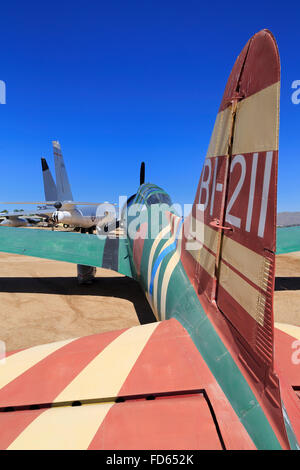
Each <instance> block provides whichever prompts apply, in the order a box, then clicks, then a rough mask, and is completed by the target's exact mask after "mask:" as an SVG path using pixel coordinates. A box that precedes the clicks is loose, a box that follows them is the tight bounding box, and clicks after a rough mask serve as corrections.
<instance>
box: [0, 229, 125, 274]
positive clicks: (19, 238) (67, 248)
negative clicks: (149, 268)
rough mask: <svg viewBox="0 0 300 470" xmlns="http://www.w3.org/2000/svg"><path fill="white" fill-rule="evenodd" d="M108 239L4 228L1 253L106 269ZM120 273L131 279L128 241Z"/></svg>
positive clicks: (121, 250)
mask: <svg viewBox="0 0 300 470" xmlns="http://www.w3.org/2000/svg"><path fill="white" fill-rule="evenodd" d="M105 240H106V238H101V239H100V238H98V237H97V236H96V235H88V234H80V233H72V232H55V231H54V232H51V231H49V230H39V229H26V228H23V229H22V228H14V227H0V251H3V252H6V253H16V254H20V255H27V256H35V257H37V258H46V259H53V260H57V261H66V262H69V263H75V264H84V265H87V266H96V267H100V268H101V267H102V260H103V251H104V245H105ZM119 268H120V269H119V272H120V273H121V274H125V275H126V276H131V268H130V263H129V259H128V256H127V241H126V240H124V239H120V244H119Z"/></svg>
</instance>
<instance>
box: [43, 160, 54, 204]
mask: <svg viewBox="0 0 300 470" xmlns="http://www.w3.org/2000/svg"><path fill="white" fill-rule="evenodd" d="M41 163H42V172H43V181H44V192H45V200H46V201H56V200H57V199H58V198H57V189H56V185H55V182H54V179H53V177H52V174H51V171H50V169H49V167H48V164H47V161H46V159H45V158H41Z"/></svg>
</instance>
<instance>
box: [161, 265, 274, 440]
mask: <svg viewBox="0 0 300 470" xmlns="http://www.w3.org/2000/svg"><path fill="white" fill-rule="evenodd" d="M167 312H168V313H167V318H176V319H177V320H178V321H179V322H180V323H181V324H182V326H183V327H184V328H185V329H186V330H187V331H188V333H189V334H190V336H191V338H192V340H193V342H194V344H195V346H196V347H197V349H198V351H199V352H200V354H201V356H202V357H203V359H204V360H205V362H206V364H207V365H208V367H209V369H210V371H211V372H212V374H213V375H214V377H215V379H216V380H217V382H218V383H219V385H220V387H221V388H222V390H223V392H224V393H225V395H226V396H227V398H228V400H229V402H230V404H231V406H232V407H233V409H234V410H235V412H236V414H237V415H238V417H239V419H240V421H241V422H242V424H243V425H244V426H245V428H246V430H247V432H248V434H249V435H250V437H251V439H252V440H253V442H254V444H255V445H256V447H257V448H258V449H281V446H280V444H279V442H278V439H277V437H276V435H275V433H274V431H273V429H272V428H271V426H270V424H269V421H268V419H267V417H266V415H265V414H264V412H263V410H262V408H261V407H260V405H259V403H258V402H257V400H256V397H255V395H254V394H253V392H252V390H251V388H250V387H249V385H248V383H247V381H246V379H245V378H244V376H243V375H242V373H241V371H240V370H239V368H238V367H237V365H236V363H235V362H234V360H233V358H232V356H231V354H230V353H229V351H228V350H227V348H226V347H225V345H224V344H223V342H222V340H221V339H220V337H219V335H218V334H217V332H216V330H215V329H214V327H213V325H212V323H211V322H210V321H209V319H208V317H207V315H206V314H205V312H204V309H203V307H202V305H201V303H200V301H199V299H198V297H197V295H196V292H195V290H194V288H193V286H192V285H191V283H190V281H189V279H188V277H187V276H186V274H185V271H184V269H183V266H182V265H181V262H179V263H178V265H177V266H176V268H175V270H174V271H173V273H172V276H171V279H170V282H169V286H168V291H167Z"/></svg>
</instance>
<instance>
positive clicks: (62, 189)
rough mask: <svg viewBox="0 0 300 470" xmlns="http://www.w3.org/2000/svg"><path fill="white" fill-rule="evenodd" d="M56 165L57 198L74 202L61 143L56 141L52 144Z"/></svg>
mask: <svg viewBox="0 0 300 470" xmlns="http://www.w3.org/2000/svg"><path fill="white" fill-rule="evenodd" d="M52 145H53V153H54V163H55V175H56V187H57V196H58V199H59V200H61V201H73V200H74V198H73V194H72V191H71V186H70V183H69V178H68V175H67V170H66V167H65V163H64V159H63V156H62V153H61V147H60V143H59V142H58V141H56V140H54V141H53V142H52Z"/></svg>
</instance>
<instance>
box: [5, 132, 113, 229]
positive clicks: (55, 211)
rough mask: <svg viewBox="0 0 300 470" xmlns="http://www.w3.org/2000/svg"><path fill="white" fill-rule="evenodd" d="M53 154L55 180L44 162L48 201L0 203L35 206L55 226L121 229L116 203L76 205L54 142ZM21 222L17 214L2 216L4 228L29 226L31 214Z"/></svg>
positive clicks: (57, 145) (37, 211)
mask: <svg viewBox="0 0 300 470" xmlns="http://www.w3.org/2000/svg"><path fill="white" fill-rule="evenodd" d="M52 146H53V153H54V166H55V178H56V183H55V182H54V179H53V176H52V174H51V171H50V169H49V166H48V164H47V161H46V159H45V158H42V159H41V163H42V174H43V182H44V192H45V201H42V202H41V201H38V202H14V203H5V202H1V204H16V205H17V204H36V205H37V206H38V207H37V210H34V211H33V212H34V214H35V215H36V216H39V217H44V218H46V219H47V220H49V221H50V223H51V222H52V223H53V224H63V225H64V226H65V227H74V228H75V229H76V230H80V231H81V232H85V231H88V232H90V233H92V232H93V231H94V229H95V228H96V227H97V229H98V230H100V231H105V232H107V231H110V230H112V229H114V228H116V227H117V226H118V221H117V220H116V219H117V217H116V210H115V208H114V206H115V205H114V204H111V203H109V202H104V203H93V202H91V203H89V202H75V201H74V198H73V194H72V190H71V186H70V182H69V178H68V174H67V171H66V167H65V163H64V159H63V155H62V152H61V146H60V143H59V142H58V141H53V142H52ZM22 216H23V217H22V219H21V218H20V217H19V215H16V213H8V214H3V217H6V221H4V222H6V223H3V225H13V226H22V225H23V226H24V225H28V221H27V220H26V217H27V216H29V214H24V213H22Z"/></svg>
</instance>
